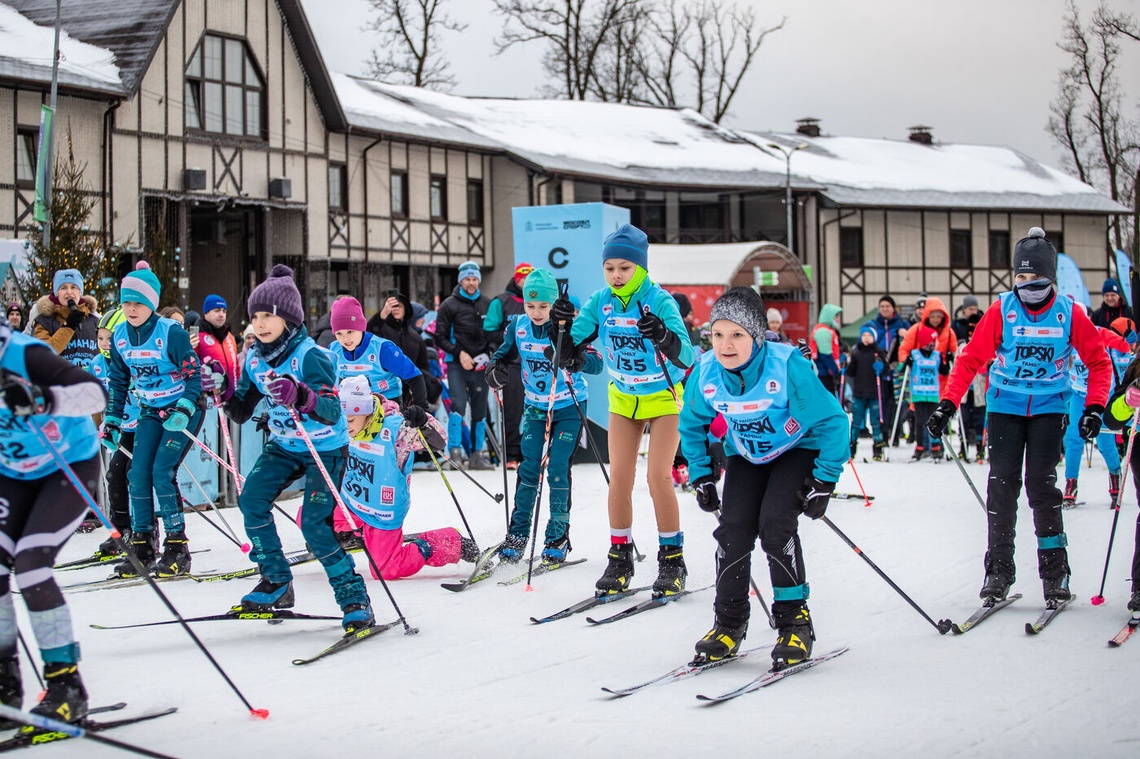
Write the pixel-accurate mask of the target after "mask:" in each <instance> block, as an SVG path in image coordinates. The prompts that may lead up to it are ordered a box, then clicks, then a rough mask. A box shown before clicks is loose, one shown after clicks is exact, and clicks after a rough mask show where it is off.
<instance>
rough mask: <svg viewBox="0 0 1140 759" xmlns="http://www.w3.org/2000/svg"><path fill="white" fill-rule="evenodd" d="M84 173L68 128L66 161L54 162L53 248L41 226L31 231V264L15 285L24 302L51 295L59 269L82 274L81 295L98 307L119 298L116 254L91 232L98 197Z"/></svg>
mask: <svg viewBox="0 0 1140 759" xmlns="http://www.w3.org/2000/svg"><path fill="white" fill-rule="evenodd" d="M86 171H87V164H86V163H79V162H78V161H76V160H75V151H74V150H73V148H72V144H71V131H70V129H69V130H68V134H67V158H66V160H63V159H60V160H57V161H56V163H55V179H54V181H53V184H52V187H53V191H52V198H51V220H52V224H51V246H50V247H49V248H44V244H43V238H44V231H43V227H41V226H39V225H35V226H30V227H28V241H29V243H30V245H29V247H28V254H27V266H26V267H25V269H24V271H23V272H18V273H16V287H17V289H19V291H20V295H21V297H22V298H23V299H24V302H26V303H32V302H34V301H35V300H36V299H38V298H41V297H43V296H44V295H48V294H50V293H51V292H52V276H53V275H54V274H55V272H57V271H59V270H60V269H78V270H79V271H80V272H81V273H82V274H83V282H84V287H83V291H84V293H85V294H88V295H91V296H93V297H94V298H95V301H96V304H97V306H98V308H100V309H104V308H106V307H107V306H108V305H110V304H111V303H113V302H114V300H115V295H116V289H117V285H118V278H117V276H116V275H117V273H118V255H117V252H116V251H115V250H108V249H107V248H106V247H104V245H103V233H102V230H92V229H91V226H90V218H91V211H92V209H93V208H94V207H95V204H96V203H97V202H98V195H97V194H96V193H95V192H94V191H93V190H92V188H91V185H90V183H89V182H87V181H86V179H85V178H84V175H85V173H86Z"/></svg>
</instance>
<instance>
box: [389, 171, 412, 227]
mask: <svg viewBox="0 0 1140 759" xmlns="http://www.w3.org/2000/svg"><path fill="white" fill-rule="evenodd" d="M388 185H389V188H390V189H391V191H392V216H393V217H400V218H407V216H408V172H406V171H393V172H392V177H391V179H389V180H388Z"/></svg>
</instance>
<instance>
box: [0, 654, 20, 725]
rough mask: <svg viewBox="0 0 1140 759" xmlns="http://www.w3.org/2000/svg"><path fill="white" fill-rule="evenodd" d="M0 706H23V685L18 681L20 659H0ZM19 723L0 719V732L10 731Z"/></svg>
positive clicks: (11, 657)
mask: <svg viewBox="0 0 1140 759" xmlns="http://www.w3.org/2000/svg"><path fill="white" fill-rule="evenodd" d="M0 704H4V706H10V707H12V708H13V709H20V708H22V707H23V705H24V684H23V683H22V682H21V681H20V658H19V657H18V656H15V655H13V656H8V657H5V658H3V659H0ZM20 724H21V723H19V722H14V721H12V720H9V719H3V718H0V730H12V729H14V728H17V727H19V726H20Z"/></svg>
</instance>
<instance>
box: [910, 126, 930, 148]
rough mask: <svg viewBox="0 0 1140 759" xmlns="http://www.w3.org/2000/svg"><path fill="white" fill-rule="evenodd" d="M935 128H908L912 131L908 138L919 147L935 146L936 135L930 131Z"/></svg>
mask: <svg viewBox="0 0 1140 759" xmlns="http://www.w3.org/2000/svg"><path fill="white" fill-rule="evenodd" d="M933 128H934V127H928V126H922V125H921V124H920V125H918V126H912V127H907V129H909V130H910V135H909V136H908V137H907V139H909V140H910V141H911V142H917V143H918V144H919V145H933V144H934V135H933V134H931V133H930V130H931V129H933Z"/></svg>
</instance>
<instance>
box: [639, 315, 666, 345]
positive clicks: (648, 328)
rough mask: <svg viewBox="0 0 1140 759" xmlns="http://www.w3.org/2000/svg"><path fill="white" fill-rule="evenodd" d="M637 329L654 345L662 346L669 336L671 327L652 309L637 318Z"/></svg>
mask: <svg viewBox="0 0 1140 759" xmlns="http://www.w3.org/2000/svg"><path fill="white" fill-rule="evenodd" d="M637 331H638V332H640V333H641V336H642V337H644V338H645V339H646V340H650V341H652V342H653V344H654V345H657V346H660V345H661V344H662V343H663V342H665V338H667V337H668V336H669V328H668V327H666V326H665V322H663V321H662V320H661V317H660V316H658V315H657V314H654V313H652V312H650V311H646V312H645V313H643V314H642V315H641V318H640V319H638V320H637Z"/></svg>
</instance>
